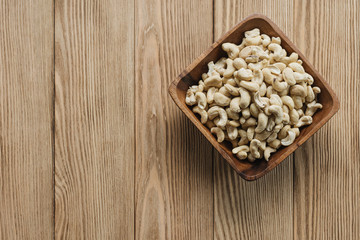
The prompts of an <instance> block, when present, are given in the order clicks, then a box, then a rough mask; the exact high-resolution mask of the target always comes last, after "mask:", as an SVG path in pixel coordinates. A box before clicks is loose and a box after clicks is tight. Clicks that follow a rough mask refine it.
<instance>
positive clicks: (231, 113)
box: [225, 108, 240, 120]
mask: <svg viewBox="0 0 360 240" xmlns="http://www.w3.org/2000/svg"><path fill="white" fill-rule="evenodd" d="M225 111H226V114H227V116H228V118H231V119H233V120H239V118H240V115H239V113H236V112H234V111H232V110H231V108H226V110H225Z"/></svg>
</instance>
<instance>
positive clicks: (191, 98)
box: [185, 89, 196, 106]
mask: <svg viewBox="0 0 360 240" xmlns="http://www.w3.org/2000/svg"><path fill="white" fill-rule="evenodd" d="M185 103H186V104H187V105H189V106H192V105H194V104H195V103H196V98H195V94H194V93H193V92H192V91H191V90H190V89H189V90H187V92H186V97H185Z"/></svg>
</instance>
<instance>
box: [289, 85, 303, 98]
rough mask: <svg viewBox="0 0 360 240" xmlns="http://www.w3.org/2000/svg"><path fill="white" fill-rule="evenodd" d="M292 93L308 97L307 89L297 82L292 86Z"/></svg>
mask: <svg viewBox="0 0 360 240" xmlns="http://www.w3.org/2000/svg"><path fill="white" fill-rule="evenodd" d="M290 94H291V95H295V96H301V97H306V89H305V88H304V87H303V86H301V85H299V84H296V85H294V86H291V87H290Z"/></svg>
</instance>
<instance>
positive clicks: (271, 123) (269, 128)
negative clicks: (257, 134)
mask: <svg viewBox="0 0 360 240" xmlns="http://www.w3.org/2000/svg"><path fill="white" fill-rule="evenodd" d="M274 127H275V119H274V117H270V118H269V120H268V124H267V126H266V131H268V132H271V131H272V130H273V129H274Z"/></svg>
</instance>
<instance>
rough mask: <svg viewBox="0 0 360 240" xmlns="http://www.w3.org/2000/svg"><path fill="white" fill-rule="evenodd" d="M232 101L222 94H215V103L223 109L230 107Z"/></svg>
mask: <svg viewBox="0 0 360 240" xmlns="http://www.w3.org/2000/svg"><path fill="white" fill-rule="evenodd" d="M230 101H231V99H230V98H228V97H226V96H225V95H223V94H222V93H220V92H216V93H215V94H214V102H215V103H216V104H217V105H219V106H222V107H225V106H228V105H229V104H230Z"/></svg>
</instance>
